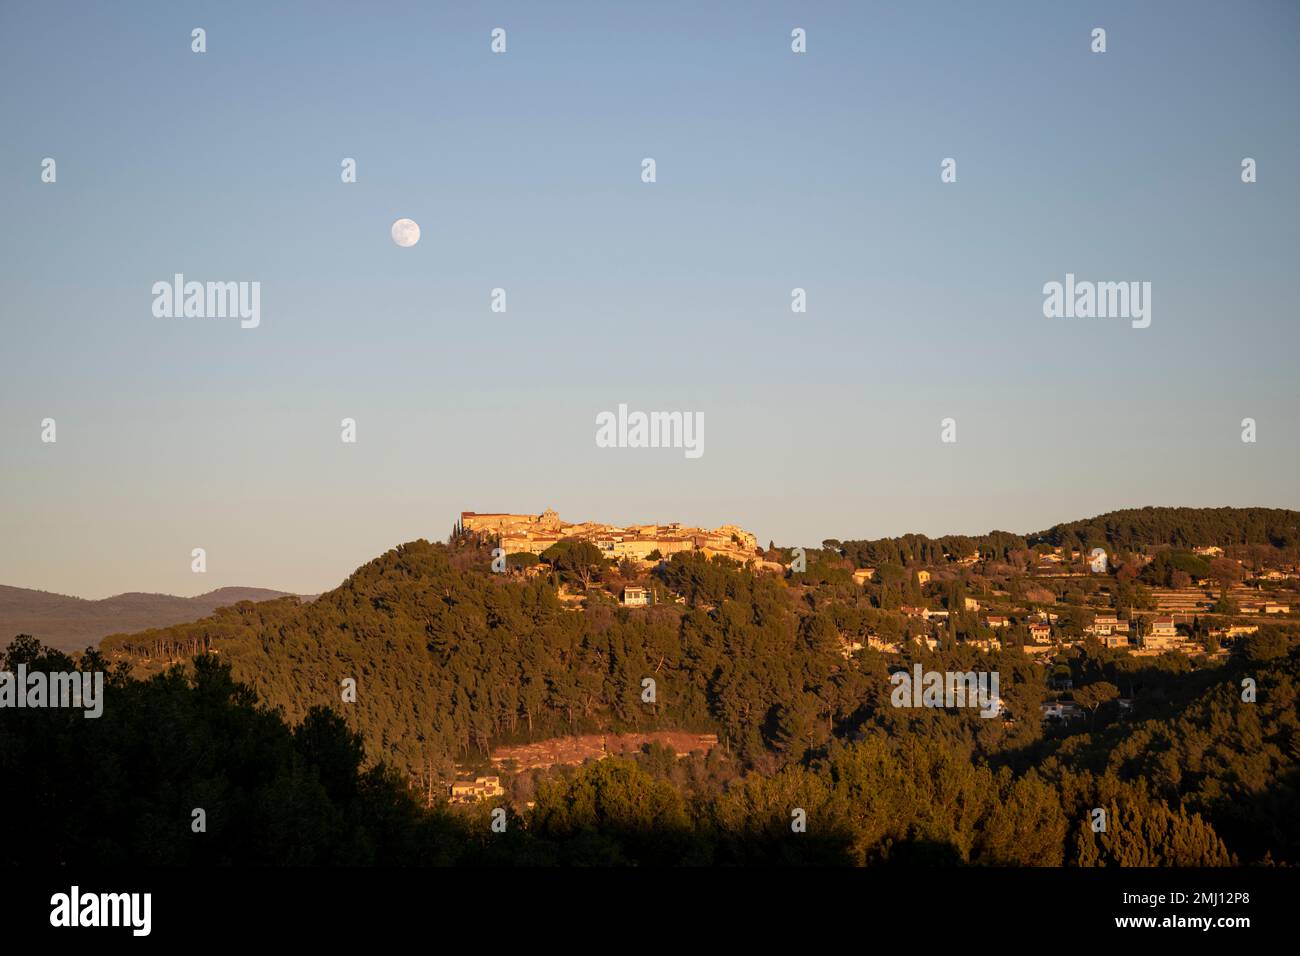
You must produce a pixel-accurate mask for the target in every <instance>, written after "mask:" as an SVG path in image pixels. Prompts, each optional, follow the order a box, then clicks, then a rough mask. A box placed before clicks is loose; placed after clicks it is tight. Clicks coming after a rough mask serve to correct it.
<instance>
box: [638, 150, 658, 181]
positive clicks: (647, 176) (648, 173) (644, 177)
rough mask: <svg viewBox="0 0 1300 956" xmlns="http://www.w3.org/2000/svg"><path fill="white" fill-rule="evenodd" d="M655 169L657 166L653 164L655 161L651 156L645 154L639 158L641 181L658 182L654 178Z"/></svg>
mask: <svg viewBox="0 0 1300 956" xmlns="http://www.w3.org/2000/svg"><path fill="white" fill-rule="evenodd" d="M657 169H658V167H657V166H656V165H655V161H654V160H653V159H652V158H651V157H649V156H647V157H646V158H645V159H643V160H641V182H643V183H653V182H658V180H657V179H656V178H655V176H656V174H657V173H656V171H657Z"/></svg>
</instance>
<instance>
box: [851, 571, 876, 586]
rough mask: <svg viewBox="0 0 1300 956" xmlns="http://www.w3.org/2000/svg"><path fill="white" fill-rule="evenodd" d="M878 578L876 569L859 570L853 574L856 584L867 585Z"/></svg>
mask: <svg viewBox="0 0 1300 956" xmlns="http://www.w3.org/2000/svg"><path fill="white" fill-rule="evenodd" d="M875 576H876V569H875V568H858V569H857V570H855V571H854V572H853V583H854V584H867V583H869V582H870V581H871V579H872V578H874V577H875Z"/></svg>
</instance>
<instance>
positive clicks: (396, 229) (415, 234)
mask: <svg viewBox="0 0 1300 956" xmlns="http://www.w3.org/2000/svg"><path fill="white" fill-rule="evenodd" d="M419 241H420V224H419V223H418V222H416V221H415V220H414V219H399V220H397V222H395V223H393V242H395V243H397V244H398V245H399V246H401V247H402V248H403V249H406V248H408V247H410V246H413V245H415V244H416V243H417V242H419Z"/></svg>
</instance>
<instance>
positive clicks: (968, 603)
mask: <svg viewBox="0 0 1300 956" xmlns="http://www.w3.org/2000/svg"><path fill="white" fill-rule="evenodd" d="M962 607H963V608H965V609H966V610H967V611H978V610H979V609H980V602H979V601H977V600H975V599H974V598H963V599H962Z"/></svg>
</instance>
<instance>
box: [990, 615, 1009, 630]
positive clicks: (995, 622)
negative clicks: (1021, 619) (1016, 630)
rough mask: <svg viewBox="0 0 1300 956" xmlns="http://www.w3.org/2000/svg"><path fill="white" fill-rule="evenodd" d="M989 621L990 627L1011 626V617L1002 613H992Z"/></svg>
mask: <svg viewBox="0 0 1300 956" xmlns="http://www.w3.org/2000/svg"><path fill="white" fill-rule="evenodd" d="M987 623H988V626H989V627H991V628H994V629H997V628H1001V627H1008V626H1010V624H1011V619H1010V618H1008V617H1005V616H1004V615H1002V614H990V615H989V616H988V618H987Z"/></svg>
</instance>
